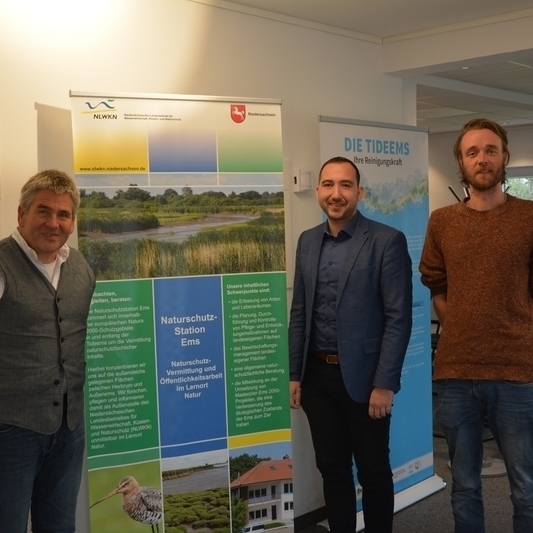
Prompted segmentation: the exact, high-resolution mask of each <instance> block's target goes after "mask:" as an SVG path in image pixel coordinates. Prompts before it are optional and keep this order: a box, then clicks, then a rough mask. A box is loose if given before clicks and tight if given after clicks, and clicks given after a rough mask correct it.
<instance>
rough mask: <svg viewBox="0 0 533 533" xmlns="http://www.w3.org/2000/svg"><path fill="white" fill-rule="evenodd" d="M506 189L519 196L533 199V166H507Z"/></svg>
mask: <svg viewBox="0 0 533 533" xmlns="http://www.w3.org/2000/svg"><path fill="white" fill-rule="evenodd" d="M505 170H506V177H507V182H506V184H505V188H506V191H507V192H509V194H512V195H513V196H516V197H517V198H525V199H526V200H533V167H507V168H506V169H505Z"/></svg>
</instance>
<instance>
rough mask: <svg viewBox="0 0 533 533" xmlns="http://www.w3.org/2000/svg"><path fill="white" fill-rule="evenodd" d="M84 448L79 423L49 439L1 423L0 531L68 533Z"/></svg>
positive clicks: (72, 528)
mask: <svg viewBox="0 0 533 533" xmlns="http://www.w3.org/2000/svg"><path fill="white" fill-rule="evenodd" d="M84 449H85V428H84V422H83V420H82V421H81V422H80V423H79V424H78V425H77V426H76V428H74V429H73V430H72V431H71V430H69V429H68V427H67V426H66V423H65V420H63V423H62V425H61V427H60V429H59V430H58V431H57V432H56V433H54V434H53V435H43V434H41V433H36V432H35V431H31V430H29V429H24V428H20V427H17V426H12V425H9V424H1V423H0V524H1V525H0V528H1V530H2V531H6V532H7V531H9V533H26V526H27V522H28V511H29V509H30V505H31V519H32V531H33V532H34V533H73V532H74V531H75V528H76V503H77V499H78V492H79V488H80V482H81V471H82V465H83V456H84Z"/></svg>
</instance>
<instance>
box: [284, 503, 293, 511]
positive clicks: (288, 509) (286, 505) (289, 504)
mask: <svg viewBox="0 0 533 533" xmlns="http://www.w3.org/2000/svg"><path fill="white" fill-rule="evenodd" d="M284 507H285V511H292V510H293V509H294V505H293V502H285V504H284Z"/></svg>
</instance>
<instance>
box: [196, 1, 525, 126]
mask: <svg viewBox="0 0 533 533" xmlns="http://www.w3.org/2000/svg"><path fill="white" fill-rule="evenodd" d="M193 1H196V2H203V3H210V4H212V5H217V6H220V7H225V8H228V9H232V8H236V9H238V10H243V11H245V12H248V13H251V14H256V15H259V16H269V15H270V16H273V17H277V18H278V19H279V20H289V18H290V19H294V21H297V20H300V21H302V22H304V23H309V24H316V25H317V27H322V29H324V25H325V26H329V27H331V28H335V29H337V30H339V31H341V32H342V31H346V32H350V34H352V35H353V36H354V37H357V36H360V37H361V38H365V39H368V40H374V42H381V43H386V42H392V41H395V40H398V39H399V38H409V37H410V36H413V35H415V34H416V33H417V32H430V33H435V32H439V31H440V29H444V27H454V26H455V27H464V26H465V25H466V26H472V27H474V26H476V25H478V24H479V21H480V20H486V19H487V18H490V19H491V20H494V21H495V22H497V21H499V20H506V19H508V18H509V17H515V18H516V17H520V16H521V15H522V14H523V16H531V15H532V14H533V9H532V7H533V3H532V1H531V0H505V2H502V1H501V0H231V1H225V0H193ZM520 12H523V13H520ZM283 17H285V18H283ZM532 31H533V28H532ZM488 36H489V38H495V35H493V34H490V33H488ZM431 76H432V77H433V76H437V77H438V78H441V79H443V80H446V79H447V80H456V81H459V82H467V83H470V84H477V85H478V86H479V85H482V86H485V87H490V88H494V89H503V90H504V91H510V93H503V92H502V94H503V96H500V93H498V97H484V96H479V95H475V94H473V93H468V92H462V91H460V90H455V88H453V87H452V88H439V87H435V86H432V85H431V86H430V85H421V84H418V89H417V122H418V125H419V126H423V127H427V128H428V129H429V131H430V133H438V132H444V131H454V130H458V129H460V127H461V126H462V125H463V124H464V123H465V122H466V121H468V120H469V119H470V118H475V117H476V116H483V117H487V118H491V119H493V120H495V121H497V122H500V123H501V124H503V125H506V126H515V125H521V124H532V123H533V50H531V53H530V54H529V55H528V54H524V51H521V52H520V53H516V54H514V55H513V54H506V55H505V60H502V59H501V57H499V58H496V57H495V58H494V61H493V62H492V63H490V62H489V63H488V64H487V62H486V61H485V62H484V64H483V65H482V66H475V65H472V66H469V68H467V69H463V68H459V69H455V70H443V71H441V72H432V73H431ZM452 85H453V84H452ZM456 85H460V84H456ZM511 93H512V94H518V95H522V97H520V98H515V99H514V98H508V96H512V94H511ZM523 95H527V97H526V98H524V97H523ZM530 97H531V98H530Z"/></svg>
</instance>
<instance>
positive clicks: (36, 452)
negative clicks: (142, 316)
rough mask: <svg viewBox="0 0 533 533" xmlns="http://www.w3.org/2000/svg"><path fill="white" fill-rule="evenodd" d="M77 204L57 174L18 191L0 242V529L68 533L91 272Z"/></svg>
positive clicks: (76, 480)
mask: <svg viewBox="0 0 533 533" xmlns="http://www.w3.org/2000/svg"><path fill="white" fill-rule="evenodd" d="M79 203H80V198H79V193H78V191H77V189H76V185H75V183H74V181H73V180H72V179H71V178H70V177H69V176H67V175H66V174H64V173H63V172H59V171H57V170H47V171H44V172H41V173H39V174H36V175H35V176H33V177H32V178H30V180H29V181H28V182H27V183H26V184H25V185H24V187H23V188H22V192H21V196H20V202H19V207H18V228H17V229H16V230H15V231H14V232H13V234H12V235H11V236H10V237H8V238H6V239H3V240H1V241H0V529H1V530H2V531H6V532H9V533H25V532H26V524H27V521H28V513H29V510H30V506H31V521H32V529H33V531H34V532H38V533H72V532H74V531H75V522H76V520H75V514H76V502H77V496H78V491H79V487H80V480H81V472H82V465H83V456H84V449H85V429H84V420H83V384H84V381H85V359H84V344H85V336H86V333H87V316H88V314H89V307H90V304H91V298H92V294H93V290H94V286H95V279H94V274H93V272H92V271H91V268H90V267H89V265H88V264H87V262H86V261H85V259H84V258H83V256H82V255H81V253H79V252H78V251H77V250H74V249H71V248H69V247H68V246H67V244H66V241H67V239H68V236H69V235H70V234H71V233H72V232H73V231H74V227H75V217H76V210H77V208H78V206H79Z"/></svg>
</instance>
